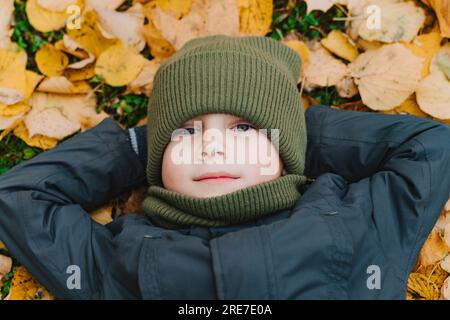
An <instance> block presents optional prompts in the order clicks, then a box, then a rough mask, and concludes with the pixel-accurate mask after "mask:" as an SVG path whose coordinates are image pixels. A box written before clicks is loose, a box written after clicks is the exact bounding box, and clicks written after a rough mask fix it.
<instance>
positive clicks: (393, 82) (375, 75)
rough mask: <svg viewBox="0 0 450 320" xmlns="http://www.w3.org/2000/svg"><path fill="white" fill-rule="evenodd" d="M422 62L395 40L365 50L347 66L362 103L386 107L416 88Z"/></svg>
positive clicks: (369, 105) (379, 108)
mask: <svg viewBox="0 0 450 320" xmlns="http://www.w3.org/2000/svg"><path fill="white" fill-rule="evenodd" d="M422 63H423V58H420V57H418V56H416V55H414V54H413V53H412V52H411V51H410V50H408V49H407V48H406V47H405V46H403V45H401V44H397V43H396V44H390V45H384V46H382V47H381V48H379V49H377V50H370V51H367V52H365V53H363V54H361V55H359V56H358V58H357V59H356V60H355V61H354V62H352V63H351V64H350V65H349V66H348V67H349V75H350V76H352V77H353V78H354V79H355V83H356V85H357V86H358V89H359V93H360V94H361V98H362V100H363V102H364V103H365V104H366V105H367V106H368V107H370V108H371V109H373V110H390V109H393V108H395V107H396V106H398V105H400V104H401V103H403V102H404V101H405V100H406V99H407V98H408V97H409V96H410V95H411V94H412V93H413V92H414V91H415V90H416V88H417V85H418V82H419V80H420V73H421V70H422Z"/></svg>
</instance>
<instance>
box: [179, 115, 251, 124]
mask: <svg viewBox="0 0 450 320" xmlns="http://www.w3.org/2000/svg"><path fill="white" fill-rule="evenodd" d="M212 120H214V121H217V120H222V121H236V120H243V121H246V120H245V119H244V118H241V117H238V116H235V115H232V114H229V113H209V114H202V115H200V116H197V117H194V118H192V119H190V120H188V121H186V123H187V122H192V121H212Z"/></svg>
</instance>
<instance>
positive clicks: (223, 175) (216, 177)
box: [194, 171, 239, 181]
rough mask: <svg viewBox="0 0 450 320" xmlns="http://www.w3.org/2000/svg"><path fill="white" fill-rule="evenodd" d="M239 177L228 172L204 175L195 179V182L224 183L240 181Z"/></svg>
mask: <svg viewBox="0 0 450 320" xmlns="http://www.w3.org/2000/svg"><path fill="white" fill-rule="evenodd" d="M238 178H239V177H238V176H236V175H233V174H231V173H228V172H223V171H220V172H209V173H205V174H202V175H200V176H198V177H197V178H195V179H194V181H219V180H220V181H222V180H230V179H238Z"/></svg>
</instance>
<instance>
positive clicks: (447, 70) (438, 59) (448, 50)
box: [430, 43, 450, 81]
mask: <svg viewBox="0 0 450 320" xmlns="http://www.w3.org/2000/svg"><path fill="white" fill-rule="evenodd" d="M435 53H436V54H435V56H434V57H433V59H432V60H431V64H430V71H431V72H441V73H443V74H444V75H445V76H446V77H447V79H448V80H449V81H450V43H447V44H445V45H444V46H442V47H441V48H440V49H439V51H437V52H435Z"/></svg>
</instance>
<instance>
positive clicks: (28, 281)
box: [8, 266, 54, 300]
mask: <svg viewBox="0 0 450 320" xmlns="http://www.w3.org/2000/svg"><path fill="white" fill-rule="evenodd" d="M8 300H54V297H53V296H52V295H51V294H50V293H49V292H48V291H47V290H46V289H45V288H44V287H43V286H42V285H40V284H39V283H38V282H37V281H36V280H35V279H34V278H33V277H32V276H31V274H29V273H28V271H27V270H26V269H25V267H23V266H19V267H17V269H16V272H15V273H14V277H13V279H12V282H11V289H10V293H9V296H8Z"/></svg>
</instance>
